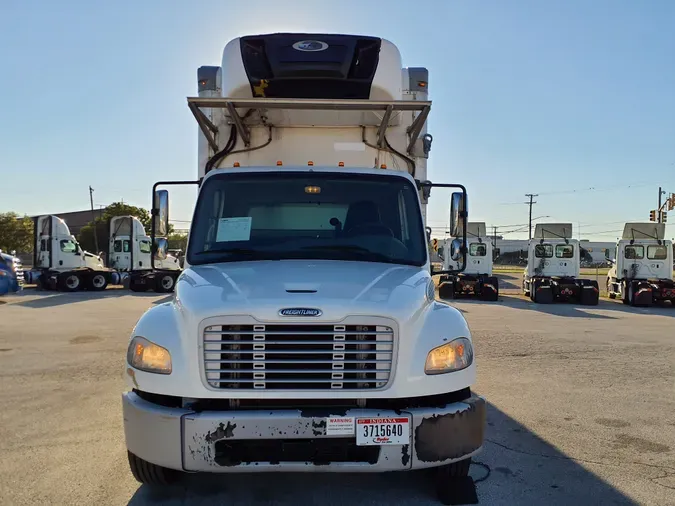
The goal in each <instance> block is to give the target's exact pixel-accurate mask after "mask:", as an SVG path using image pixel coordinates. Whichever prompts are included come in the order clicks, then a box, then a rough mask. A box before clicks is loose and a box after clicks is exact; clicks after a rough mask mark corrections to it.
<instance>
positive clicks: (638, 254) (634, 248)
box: [623, 245, 645, 260]
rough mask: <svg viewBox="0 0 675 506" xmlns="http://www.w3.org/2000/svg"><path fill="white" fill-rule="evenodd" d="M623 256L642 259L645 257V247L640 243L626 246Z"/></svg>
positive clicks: (630, 258) (629, 258)
mask: <svg viewBox="0 0 675 506" xmlns="http://www.w3.org/2000/svg"><path fill="white" fill-rule="evenodd" d="M623 256H624V258H626V259H628V260H642V259H643V258H644V257H645V248H644V246H640V245H631V246H626V248H625V249H624V250H623Z"/></svg>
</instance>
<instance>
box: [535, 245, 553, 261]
mask: <svg viewBox="0 0 675 506" xmlns="http://www.w3.org/2000/svg"><path fill="white" fill-rule="evenodd" d="M534 256H535V257H537V258H551V257H552V256H553V246H551V245H550V244H537V245H535V247H534Z"/></svg>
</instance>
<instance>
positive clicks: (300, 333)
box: [204, 327, 393, 342]
mask: <svg viewBox="0 0 675 506" xmlns="http://www.w3.org/2000/svg"><path fill="white" fill-rule="evenodd" d="M206 328H207V330H205V331H204V334H205V335H218V336H220V335H223V334H238V335H240V336H248V335H253V334H261V335H265V334H274V335H279V336H312V335H315V334H316V332H312V331H298V332H293V331H287V332H277V331H268V332H265V331H253V330H251V331H245V332H244V331H242V332H221V331H220V330H209V329H211V328H212V327H206ZM339 333H340V334H342V335H343V336H345V335H346V336H357V335H360V334H361V332H355V331H354V332H342V331H340V332H339ZM368 334H374V335H389V336H391V335H393V331H391V330H384V331H382V330H381V331H375V332H368ZM216 341H217V342H220V340H216ZM216 341H214V342H216Z"/></svg>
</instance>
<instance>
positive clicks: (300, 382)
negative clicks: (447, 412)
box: [204, 323, 394, 390]
mask: <svg viewBox="0 0 675 506" xmlns="http://www.w3.org/2000/svg"><path fill="white" fill-rule="evenodd" d="M393 352H394V332H393V330H392V328H391V327H387V326H380V325H331V324H328V325H326V324H324V325H313V324H312V325H309V324H297V323H291V324H281V325H279V324H275V325H260V324H251V325H211V326H209V327H206V328H205V330H204V370H205V372H206V380H207V382H208V384H209V385H210V386H212V387H213V388H218V389H250V390H253V389H255V390H364V389H371V390H372V389H378V388H382V387H384V386H385V385H386V384H387V383H388V381H389V377H390V374H391V364H392V356H393Z"/></svg>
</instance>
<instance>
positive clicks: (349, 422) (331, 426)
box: [326, 416, 355, 436]
mask: <svg viewBox="0 0 675 506" xmlns="http://www.w3.org/2000/svg"><path fill="white" fill-rule="evenodd" d="M354 432H355V430H354V417H351V416H330V417H328V420H327V422H326V435H327V436H353V435H354Z"/></svg>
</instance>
